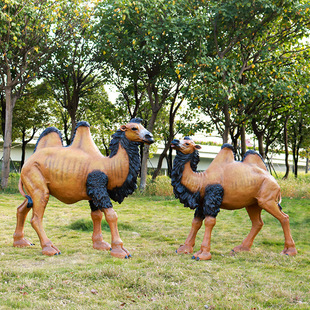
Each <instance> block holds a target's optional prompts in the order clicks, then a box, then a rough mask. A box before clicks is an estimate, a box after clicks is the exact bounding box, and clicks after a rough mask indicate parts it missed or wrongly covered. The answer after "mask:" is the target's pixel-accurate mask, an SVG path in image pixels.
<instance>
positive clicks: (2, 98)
mask: <svg viewBox="0 0 310 310" xmlns="http://www.w3.org/2000/svg"><path fill="white" fill-rule="evenodd" d="M5 105H6V103H5V98H4V94H1V129H2V137H3V140H4V133H5V110H6V107H5Z"/></svg>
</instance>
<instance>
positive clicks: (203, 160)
mask: <svg viewBox="0 0 310 310" xmlns="http://www.w3.org/2000/svg"><path fill="white" fill-rule="evenodd" d="M178 138H180V139H182V137H178ZM192 138H193V139H194V140H195V141H196V143H198V144H199V142H201V141H203V142H213V143H215V144H217V145H204V144H202V145H201V149H200V150H199V154H200V162H199V164H198V170H205V169H207V167H208V166H209V165H210V163H211V162H212V160H213V159H214V158H215V156H216V155H217V154H218V152H219V151H220V150H221V143H222V139H221V137H219V136H218V135H216V134H215V133H213V134H212V135H208V136H206V135H202V134H200V135H199V134H198V135H195V137H192ZM35 144H36V141H35V140H34V141H33V142H31V143H28V144H27V148H26V160H27V158H28V157H29V156H31V154H32V153H33V151H34V148H35ZM247 145H248V146H249V147H252V146H253V145H254V142H253V141H251V140H247ZM163 148H164V146H163V145H161V144H159V145H158V146H157V148H156V151H155V153H154V154H153V155H152V157H151V158H150V159H149V160H148V168H156V167H157V162H158V159H159V156H160V154H161V153H162V151H163ZM2 152H3V142H2V141H0V159H1V160H2ZM21 154H22V150H21V143H13V145H12V149H11V160H12V162H13V164H14V165H12V164H11V170H13V171H14V167H15V169H16V171H18V170H19V166H20V161H21ZM172 154H173V158H174V156H175V151H173V153H172ZM270 162H271V164H272V165H273V167H274V170H275V171H277V172H284V171H285V155H284V154H272V156H271V157H270ZM289 164H290V166H291V171H293V169H292V167H293V156H292V155H290V156H289ZM298 167H299V168H298V169H299V172H301V171H305V167H306V160H305V159H303V158H299V165H298ZM0 169H1V166H0ZM162 170H163V172H164V173H166V171H167V162H166V160H164V161H163V164H162Z"/></svg>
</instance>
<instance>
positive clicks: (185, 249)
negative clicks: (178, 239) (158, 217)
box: [176, 216, 203, 254]
mask: <svg viewBox="0 0 310 310" xmlns="http://www.w3.org/2000/svg"><path fill="white" fill-rule="evenodd" d="M202 221H203V220H202V218H200V217H196V216H195V217H194V219H193V221H192V228H191V230H190V232H189V234H188V237H187V238H186V240H185V243H184V244H183V245H180V247H179V248H178V249H177V250H176V253H178V254H181V253H185V254H188V253H193V248H194V246H195V239H196V235H197V232H198V230H199V229H200V227H201V225H202Z"/></svg>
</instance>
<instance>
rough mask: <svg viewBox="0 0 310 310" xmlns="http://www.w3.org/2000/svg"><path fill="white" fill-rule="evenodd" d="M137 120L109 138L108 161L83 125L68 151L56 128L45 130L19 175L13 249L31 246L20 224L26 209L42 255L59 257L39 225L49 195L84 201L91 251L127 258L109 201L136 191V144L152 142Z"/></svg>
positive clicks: (148, 133) (65, 199)
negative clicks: (106, 234) (104, 228)
mask: <svg viewBox="0 0 310 310" xmlns="http://www.w3.org/2000/svg"><path fill="white" fill-rule="evenodd" d="M141 121H142V120H141V119H138V118H135V119H132V120H131V121H130V122H129V123H128V124H126V125H123V126H121V127H120V129H119V130H117V132H116V133H115V134H114V135H112V138H113V139H112V140H111V142H110V151H111V155H110V156H109V157H104V156H103V155H102V154H101V153H100V151H99V149H98V148H97V146H96V145H95V143H94V142H93V139H92V137H91V134H90V130H89V124H88V123H87V122H80V123H78V124H77V127H76V130H75V134H74V138H73V139H72V143H71V145H70V146H68V147H64V146H63V144H62V138H61V133H60V132H59V130H58V129H56V128H54V127H50V128H47V129H45V131H44V132H43V133H42V134H41V136H40V138H39V140H38V142H37V145H36V148H35V151H34V154H32V155H31V157H30V158H29V159H28V160H27V162H26V163H25V165H24V166H23V169H22V171H21V177H20V181H19V191H20V193H21V194H22V195H23V196H24V197H25V198H26V199H25V201H24V202H23V203H22V204H21V205H20V206H19V207H18V209H17V224H16V230H15V233H14V243H13V245H14V246H15V247H25V246H30V245H32V244H31V243H30V242H29V241H28V240H27V239H25V238H24V224H25V220H26V217H27V214H28V212H29V210H30V208H32V210H33V214H32V218H31V225H32V227H33V228H34V229H35V231H36V232H37V234H38V236H39V239H40V243H41V247H42V253H43V254H45V255H57V254H60V251H59V249H58V248H57V247H56V246H54V245H53V243H52V242H51V241H50V240H49V239H48V238H47V236H46V234H45V231H44V229H43V225H42V219H43V214H44V210H45V207H46V204H47V202H48V199H49V195H53V196H54V197H56V198H57V199H58V200H60V201H62V202H64V203H66V204H72V203H75V202H77V201H80V200H88V201H89V204H90V208H91V218H92V221H93V224H94V228H93V235H92V241H93V248H95V249H98V250H110V249H111V255H112V256H114V257H119V258H128V257H130V254H129V252H128V251H127V250H126V249H125V248H124V247H123V242H122V240H121V238H120V236H119V232H118V228H117V214H116V212H115V211H114V209H113V206H112V203H111V200H110V198H111V199H113V200H114V201H117V202H119V203H121V202H122V201H123V200H124V198H125V197H127V196H128V195H130V194H132V193H133V191H134V190H135V189H136V181H137V175H138V172H139V169H140V156H139V145H140V144H141V143H146V144H151V143H153V142H154V139H153V136H152V134H151V133H150V132H149V131H147V130H146V129H145V128H144V127H143V126H142V125H141ZM23 188H25V190H26V192H27V195H26V194H25V192H24V190H23ZM103 213H104V215H105V219H106V221H107V223H108V224H109V226H110V230H111V235H112V241H111V245H110V244H109V243H107V242H105V241H103V237H102V232H101V221H102V217H103Z"/></svg>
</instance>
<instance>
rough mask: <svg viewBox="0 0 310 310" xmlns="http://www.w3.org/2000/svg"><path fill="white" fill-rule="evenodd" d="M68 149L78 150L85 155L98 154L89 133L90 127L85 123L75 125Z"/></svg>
mask: <svg viewBox="0 0 310 310" xmlns="http://www.w3.org/2000/svg"><path fill="white" fill-rule="evenodd" d="M70 148H78V149H81V150H83V151H85V152H87V153H99V154H101V153H100V151H99V149H98V147H97V146H96V144H95V143H94V141H93V138H92V137H91V133H90V125H89V124H88V123H87V122H84V121H83V122H79V123H77V125H76V127H75V131H74V135H73V138H72V141H71V145H70Z"/></svg>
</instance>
